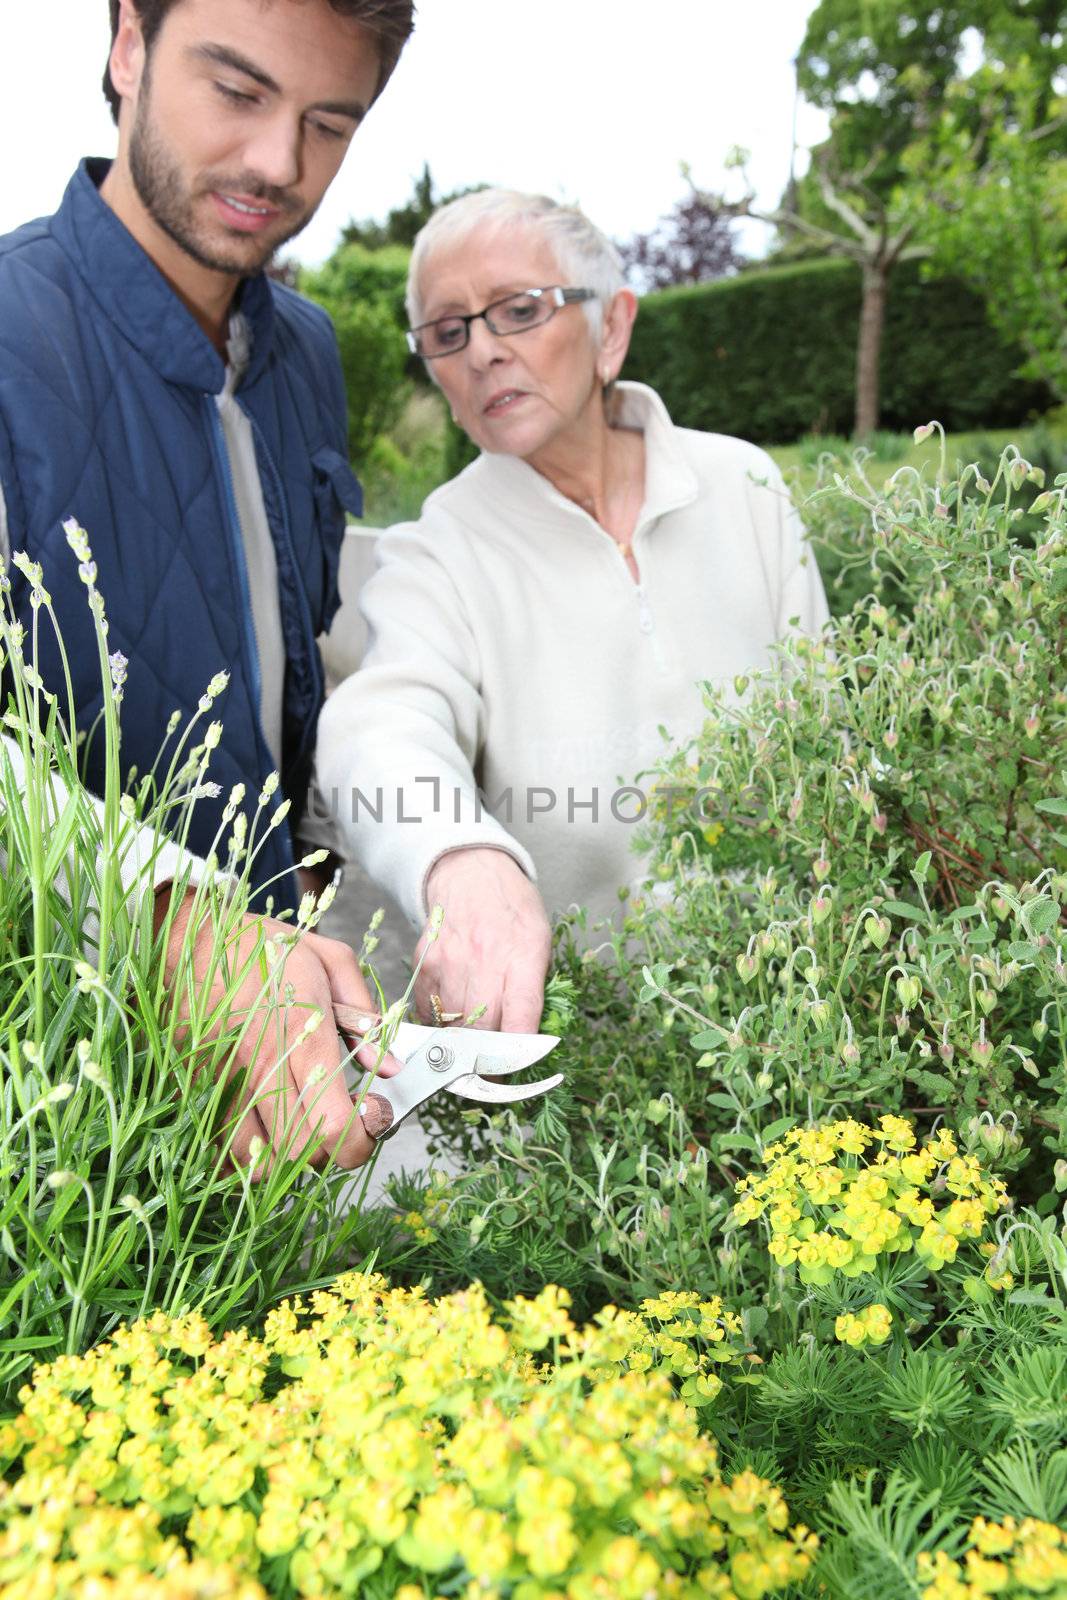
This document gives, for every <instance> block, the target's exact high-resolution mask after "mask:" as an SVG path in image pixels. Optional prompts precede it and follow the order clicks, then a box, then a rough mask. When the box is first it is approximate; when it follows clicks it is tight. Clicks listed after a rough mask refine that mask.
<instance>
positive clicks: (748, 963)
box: [735, 954, 759, 983]
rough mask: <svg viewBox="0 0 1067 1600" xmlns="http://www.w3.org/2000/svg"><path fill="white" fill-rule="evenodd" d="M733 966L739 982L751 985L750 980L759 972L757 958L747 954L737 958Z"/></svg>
mask: <svg viewBox="0 0 1067 1600" xmlns="http://www.w3.org/2000/svg"><path fill="white" fill-rule="evenodd" d="M735 965H736V967H737V976H738V977H739V978H740V979H741V982H742V983H751V982H752V979H753V978H754V977H755V976H756V974H757V973H758V972H759V956H758V955H748V954H745V955H740V956H738V958H737V961H736V962H735Z"/></svg>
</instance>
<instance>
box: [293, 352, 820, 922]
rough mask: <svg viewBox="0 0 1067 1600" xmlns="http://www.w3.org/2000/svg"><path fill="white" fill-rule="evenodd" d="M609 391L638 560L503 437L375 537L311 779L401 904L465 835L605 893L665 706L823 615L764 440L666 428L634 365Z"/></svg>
mask: <svg viewBox="0 0 1067 1600" xmlns="http://www.w3.org/2000/svg"><path fill="white" fill-rule="evenodd" d="M619 402H620V414H619V417H618V421H619V423H620V425H622V426H626V427H634V428H640V429H642V430H643V432H644V437H645V450H646V468H645V474H646V475H645V484H646V488H645V503H644V506H643V508H642V510H641V514H640V516H639V518H638V523H637V527H636V529H635V533H634V538H633V551H634V556H635V558H636V562H637V566H638V570H639V572H640V579H641V581H640V583H639V584H638V583H635V582H634V580H633V578H632V576H631V575H630V572H629V570H628V568H627V566H626V562H625V560H624V558H623V556H622V554H621V552H620V550H619V548H618V546H617V545H616V544H615V542H614V540H612V538H611V537H610V536H609V535H608V534H607V533H605V532H604V531H603V529H601V528H600V527H599V526H598V525H597V523H596V522H595V521H594V520H593V519H592V518H591V517H590V516H589V515H588V514H587V513H586V512H585V511H583V510H582V509H581V508H580V507H579V506H577V505H575V504H574V503H573V502H572V501H570V500H567V499H566V498H565V497H564V496H562V495H561V494H559V493H558V492H557V491H556V490H555V489H554V488H553V487H552V485H551V484H550V483H549V482H548V481H547V479H545V478H543V477H542V476H541V475H540V474H539V473H537V472H536V471H534V469H533V468H532V467H529V466H527V465H526V463H525V462H523V461H520V460H518V459H517V458H516V457H514V456H501V455H482V456H480V457H479V458H478V460H477V461H475V462H473V463H472V465H471V466H469V467H468V468H467V469H466V470H465V471H464V472H462V473H460V475H459V476H458V477H457V478H455V479H453V481H452V482H451V483H447V484H445V485H444V486H443V487H442V488H440V489H438V490H437V491H436V492H435V493H434V494H432V495H431V496H430V497H429V499H428V500H427V501H426V504H425V506H424V507H423V512H422V516H421V517H420V519H419V521H418V522H415V523H405V524H401V525H400V526H398V527H395V528H391V529H389V530H388V531H387V532H386V533H384V534H383V535H382V536H381V538H380V540H379V542H378V568H377V571H376V572H375V573H374V575H373V577H372V578H371V579H370V580H369V581H368V583H367V584H366V586H365V587H364V590H363V593H362V595H361V609H362V610H363V613H364V616H365V617H366V620H367V625H368V630H369V642H368V648H367V653H366V655H365V657H364V661H363V665H362V667H361V669H360V670H359V671H358V672H356V673H354V674H353V675H352V676H351V677H350V678H348V679H347V680H346V681H345V682H344V683H343V684H341V685H340V687H339V688H338V689H337V690H336V691H335V692H334V693H333V694H332V695H331V696H330V698H329V699H328V701H327V703H326V706H325V709H324V710H323V713H322V716H321V718H320V721H319V741H318V756H317V768H318V780H319V785H320V788H321V790H322V792H323V794H324V796H325V798H326V803H327V805H328V806H329V808H330V810H331V811H333V812H334V813H335V814H336V815H337V816H338V817H339V819H340V821H341V825H342V830H343V833H344V835H345V838H346V840H347V843H348V846H349V850H350V853H351V854H352V855H353V856H355V857H356V858H357V859H358V860H359V861H360V862H361V863H362V864H363V866H364V867H365V868H366V869H367V871H368V872H369V873H370V874H371V876H372V877H373V878H375V879H376V880H377V882H378V883H380V884H381V885H382V886H383V887H384V888H386V889H388V891H389V892H390V893H391V894H392V895H393V896H394V897H395V899H396V900H397V901H398V902H399V903H400V905H401V906H402V907H403V909H404V910H405V911H406V912H407V914H408V916H409V917H410V918H411V920H412V921H413V922H414V923H415V924H416V925H419V924H421V923H422V921H423V919H424V918H425V915H426V910H427V907H426V903H425V897H424V884H425V879H426V876H427V873H428V872H429V870H430V868H431V867H432V866H433V864H434V862H435V861H436V860H437V859H438V858H439V857H440V856H441V855H442V854H444V853H445V852H446V851H449V850H454V849H457V848H460V847H462V846H465V845H491V846H496V847H498V848H501V849H505V850H508V851H510V853H511V854H512V855H513V856H514V857H515V858H516V859H517V860H518V861H519V862H520V864H521V865H522V866H523V868H524V869H525V870H526V871H527V872H528V873H529V874H530V875H531V876H534V877H536V879H537V881H538V884H539V887H540V889H541V893H542V895H543V897H544V901H545V905H546V907H547V909H548V912H549V915H550V916H551V915H554V914H558V913H559V912H561V911H563V910H565V909H566V908H567V907H568V906H570V905H572V904H578V905H584V906H585V907H587V908H588V910H589V912H590V913H591V919H592V917H599V916H602V915H605V914H608V913H610V912H611V911H612V910H613V909H617V907H618V897H617V892H616V891H617V889H618V888H619V886H620V885H622V884H631V883H633V882H634V881H635V880H636V879H637V878H638V877H639V876H640V874H641V864H640V858H639V857H638V856H636V855H635V854H634V853H633V839H634V833H635V828H634V826H633V823H632V821H627V820H625V819H627V818H633V817H634V816H635V814H636V813H638V812H639V811H640V810H641V801H640V799H639V798H638V796H637V795H635V794H632V793H630V794H626V795H620V794H619V792H618V791H619V790H620V788H621V787H622V786H623V785H630V784H633V783H634V782H635V780H637V782H638V784H639V785H640V786H641V787H642V788H643V789H644V790H645V791H647V789H648V787H649V785H650V782H651V780H650V779H649V778H647V777H646V778H645V779H644V780H641V779H639V778H638V774H640V773H641V772H642V771H647V769H648V768H650V767H651V766H652V765H653V764H654V763H655V762H656V760H657V759H658V757H659V756H660V755H661V754H662V753H663V751H664V749H665V747H666V746H665V740H664V733H663V731H662V730H665V731H666V733H667V734H668V735H669V736H670V738H671V739H672V740H684V739H687V738H689V737H690V736H691V735H693V734H694V733H695V732H696V731H697V729H698V728H699V727H700V726H701V723H702V721H703V716H704V708H703V704H702V698H701V690H700V684H701V682H702V681H704V680H712V681H725V682H726V683H727V684H731V685H732V680H733V678H734V676H735V675H737V674H741V673H746V672H749V671H751V670H753V669H755V668H759V667H762V666H764V665H765V664H766V663H767V660H768V652H769V649H770V647H771V646H772V645H773V644H774V643H775V642H776V641H777V640H780V639H781V638H782V637H783V635H784V634H786V633H787V632H788V631H789V629H790V627H791V625H794V626H799V627H800V628H801V629H803V630H805V631H807V632H813V633H814V632H818V630H819V629H820V627H821V626H822V624H823V622H824V621H825V619H826V616H827V609H826V599H825V596H824V594H823V589H822V583H821V580H820V578H819V573H818V568H817V567H816V564H815V560H814V557H813V556H812V555H811V554H810V552H809V551H808V550H807V548H806V546H805V545H804V544H803V535H802V529H801V527H800V523H799V521H798V519H797V516H796V513H795V512H794V511H793V509H792V507H791V505H790V502H789V497H788V493H787V491H786V489H785V486H784V484H783V482H782V479H781V476H780V474H779V472H778V469H777V467H776V466H775V465H774V463H773V462H772V461H771V460H770V458H769V457H768V456H767V455H765V454H764V453H763V451H761V450H758V449H757V448H756V447H755V446H753V445H750V444H745V443H742V442H741V441H740V440H738V439H731V438H727V437H725V436H723V435H720V434H704V433H695V432H692V431H690V430H688V429H682V428H675V427H674V426H673V424H672V423H671V421H670V418H669V417H668V416H667V413H666V411H665V409H664V407H663V405H662V402H661V401H660V400H659V398H658V396H657V395H655V394H654V393H653V391H652V390H651V389H647V388H645V387H644V386H643V385H639V384H625V383H624V384H620V385H619ZM793 619H795V623H794V620H793ZM731 692H732V689H731ZM479 784H480V785H481V789H482V792H483V794H484V795H485V796H487V798H488V802H490V803H492V802H495V801H497V800H498V799H499V797H500V796H501V795H503V794H509V795H510V804H508V803H505V804H503V805H497V806H495V809H496V812H497V817H496V818H494V816H492V815H490V814H489V811H488V810H487V809H483V810H482V812H481V815H479V814H478V806H477V800H476V791H477V786H478V785H479ZM594 801H595V806H596V810H595V811H594V809H593V802H594ZM375 813H377V814H378V815H379V816H380V820H377V819H376V816H375Z"/></svg>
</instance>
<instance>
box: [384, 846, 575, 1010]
mask: <svg viewBox="0 0 1067 1600" xmlns="http://www.w3.org/2000/svg"><path fill="white" fill-rule="evenodd" d="M426 899H427V902H428V904H429V905H431V906H440V907H441V910H442V911H443V913H444V920H443V922H442V924H441V929H440V932H439V933H438V934H437V935H436V937H434V935H433V932H432V930H431V926H430V925H429V924H428V925H427V927H426V929H425V930H424V932H423V934H422V938H421V939H420V940H419V944H418V947H417V949H416V952H415V956H416V960H418V959H420V958H424V959H423V963H422V968H421V971H420V973H419V976H418V979H417V980H416V984H415V1004H416V1008H417V1010H418V1013H419V1016H420V1017H421V1018H422V1019H423V1021H425V1022H432V1021H434V1020H435V1018H434V1015H433V1005H432V1002H431V998H430V997H431V995H433V996H435V997H436V998H437V999H438V1000H439V1002H440V1007H441V1010H442V1011H445V1012H450V1013H456V1012H458V1013H459V1014H460V1015H461V1016H463V1017H467V1016H469V1015H470V1014H471V1012H472V1011H476V1010H477V1009H478V1007H479V1006H484V1007H485V1011H484V1013H483V1014H482V1015H481V1016H480V1017H478V1018H477V1020H476V1022H475V1026H477V1027H482V1028H494V1029H501V1030H503V1031H504V1032H507V1033H536V1032H537V1029H538V1025H539V1024H540V1021H541V1012H542V1010H543V1008H544V997H545V975H546V973H547V972H548V963H549V958H550V956H551V953H552V931H551V929H550V927H549V924H548V917H547V915H546V914H545V908H544V904H543V902H542V900H541V896H540V894H539V893H538V891H537V887H536V885H535V884H533V883H531V882H530V880H529V878H528V877H527V876H526V874H525V873H524V872H523V870H522V868H521V867H520V866H519V865H518V863H517V862H516V861H515V860H514V859H513V857H511V856H509V855H508V854H507V853H506V852H505V851H503V850H493V849H481V848H470V849H462V850H452V851H450V852H449V853H448V854H447V855H444V856H442V857H441V859H440V860H439V861H437V862H436V863H435V865H434V867H433V869H432V871H431V872H430V874H429V877H428V878H427V881H426Z"/></svg>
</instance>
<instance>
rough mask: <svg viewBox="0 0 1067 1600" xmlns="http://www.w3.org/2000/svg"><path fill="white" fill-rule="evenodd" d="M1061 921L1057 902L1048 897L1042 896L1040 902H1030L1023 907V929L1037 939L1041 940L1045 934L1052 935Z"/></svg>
mask: <svg viewBox="0 0 1067 1600" xmlns="http://www.w3.org/2000/svg"><path fill="white" fill-rule="evenodd" d="M1059 920H1060V908H1059V906H1058V905H1057V904H1056V902H1055V900H1050V899H1049V898H1048V896H1047V895H1042V896H1041V898H1040V899H1038V900H1030V901H1028V902H1027V904H1026V905H1025V906H1023V914H1022V923H1023V927H1024V928H1025V929H1026V931H1027V933H1032V934H1033V935H1034V937H1035V938H1040V937H1041V935H1042V934H1043V933H1051V932H1052V930H1053V928H1054V927H1055V926H1056V925H1057V923H1058V922H1059Z"/></svg>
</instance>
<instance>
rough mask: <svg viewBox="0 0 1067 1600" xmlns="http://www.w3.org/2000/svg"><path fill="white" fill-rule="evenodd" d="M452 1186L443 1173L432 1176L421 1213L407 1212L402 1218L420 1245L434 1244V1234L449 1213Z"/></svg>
mask: <svg viewBox="0 0 1067 1600" xmlns="http://www.w3.org/2000/svg"><path fill="white" fill-rule="evenodd" d="M450 1192H451V1184H450V1183H449V1181H448V1179H447V1178H446V1177H445V1175H444V1173H443V1172H435V1173H433V1174H432V1175H431V1178H430V1182H429V1186H428V1188H427V1190H426V1193H425V1195H424V1196H423V1202H422V1210H421V1211H406V1212H405V1213H404V1216H403V1218H402V1221H403V1224H404V1226H405V1228H410V1230H411V1232H412V1233H413V1234H414V1235H415V1237H416V1239H417V1240H418V1241H419V1243H420V1244H432V1242H433V1238H434V1234H435V1232H436V1230H437V1229H438V1228H439V1227H440V1225H441V1223H442V1222H443V1221H444V1218H445V1215H446V1213H447V1211H448V1202H449V1196H450Z"/></svg>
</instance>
